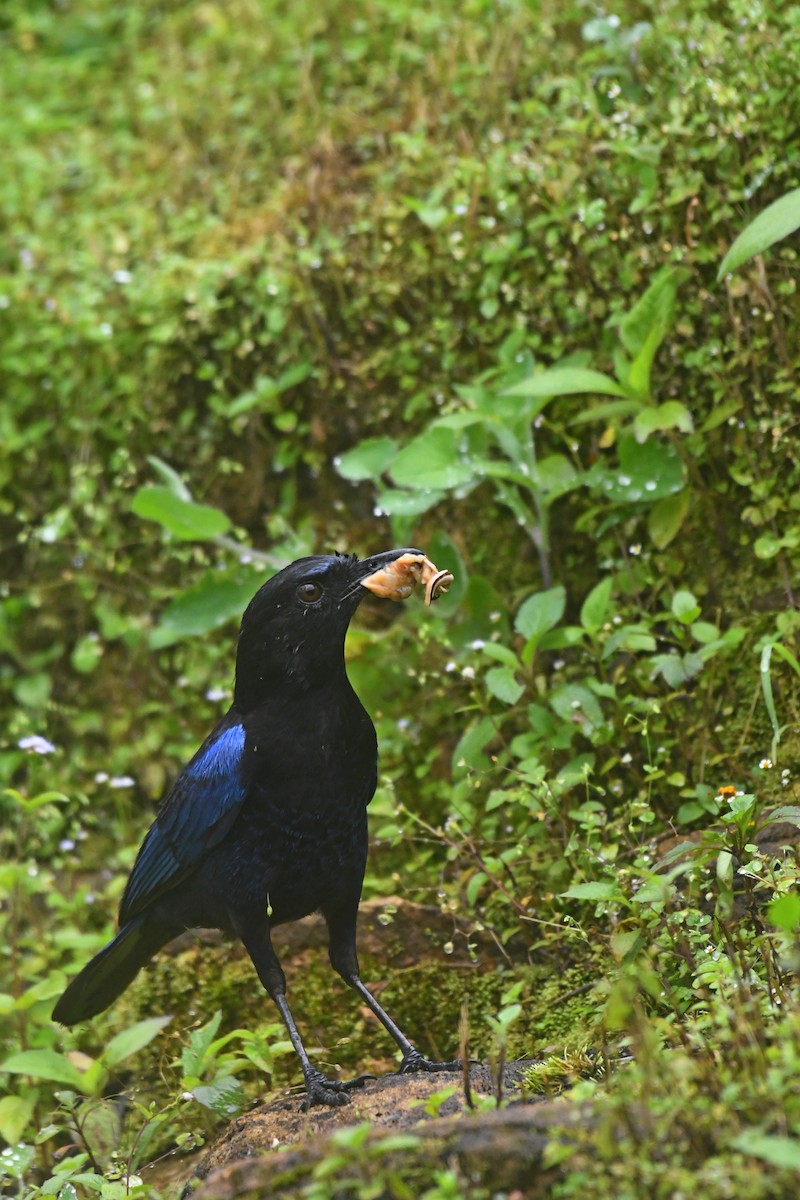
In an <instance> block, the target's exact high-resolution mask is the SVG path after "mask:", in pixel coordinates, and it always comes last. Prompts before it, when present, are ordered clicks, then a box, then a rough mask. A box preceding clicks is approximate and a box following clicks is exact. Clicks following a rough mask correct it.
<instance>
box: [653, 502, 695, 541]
mask: <svg viewBox="0 0 800 1200" xmlns="http://www.w3.org/2000/svg"><path fill="white" fill-rule="evenodd" d="M690 503H691V496H690V494H689V489H688V488H684V489H683V491H680V492H676V493H675V495H674V496H662V498H661V499H660V500H658V501H657V502H656V503H655V504H654V505H653V507H652V508H651V509H650V512H649V513H648V514H647V532H648V533H649V535H650V540H651V541H652V543H653V545H654V546H655V548H656V549H657V550H664V549H665V548H666V547H667V546H668V545H669V544H670V542H671V541H672V540H673V538H675V537H676V536H677V534H678V533H679V532H680V529H681V526H682V525H683V522H684V521H685V520H686V515H687V513H688V512H689V506H690Z"/></svg>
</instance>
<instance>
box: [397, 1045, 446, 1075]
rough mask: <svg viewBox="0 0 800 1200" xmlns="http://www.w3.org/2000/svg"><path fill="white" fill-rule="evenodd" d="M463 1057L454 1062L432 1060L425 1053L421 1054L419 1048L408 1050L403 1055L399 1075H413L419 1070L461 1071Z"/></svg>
mask: <svg viewBox="0 0 800 1200" xmlns="http://www.w3.org/2000/svg"><path fill="white" fill-rule="evenodd" d="M460 1070H461V1059H460V1058H456V1059H454V1060H453V1061H452V1062H432V1061H431V1060H430V1059H429V1058H426V1057H425V1055H424V1054H420V1052H419V1050H414V1049H413V1048H412V1049H411V1050H408V1051H407V1052H406V1053H405V1054H404V1055H403V1061H402V1062H401V1063H400V1066H399V1067H398V1070H397V1074H398V1075H413V1074H415V1073H416V1072H417V1071H460Z"/></svg>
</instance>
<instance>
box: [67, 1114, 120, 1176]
mask: <svg viewBox="0 0 800 1200" xmlns="http://www.w3.org/2000/svg"><path fill="white" fill-rule="evenodd" d="M123 1111H124V1109H123V1107H122V1106H121V1105H120V1104H119V1098H118V1097H114V1098H113V1099H108V1100H99V1101H98V1100H97V1099H94V1098H93V1099H91V1100H87V1101H86V1102H85V1103H84V1104H82V1105H81V1108H80V1111H79V1113H78V1120H79V1123H80V1130H81V1137H82V1138H83V1139H84V1144H85V1145H88V1146H91V1147H92V1158H93V1159H94V1161H95V1162H97V1163H98V1165H100V1166H102V1167H103V1168H104V1169H105V1168H106V1167H107V1166H108V1164H109V1163H110V1162H111V1160H112V1158H113V1157H114V1154H115V1153H116V1152H117V1151H118V1150H119V1144H120V1136H121V1134H122V1116H123Z"/></svg>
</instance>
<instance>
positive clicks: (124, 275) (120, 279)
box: [114, 268, 133, 283]
mask: <svg viewBox="0 0 800 1200" xmlns="http://www.w3.org/2000/svg"><path fill="white" fill-rule="evenodd" d="M132 279H133V276H132V275H131V273H130V271H126V270H125V269H124V268H120V270H119V271H115V272H114V282H115V283H130V281H131V280H132Z"/></svg>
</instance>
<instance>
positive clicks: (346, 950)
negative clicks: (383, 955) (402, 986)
mask: <svg viewBox="0 0 800 1200" xmlns="http://www.w3.org/2000/svg"><path fill="white" fill-rule="evenodd" d="M328 929H329V931H330V951H329V953H330V959H331V966H332V967H333V969H334V971H336V972H338V974H339V975H341V977H342V979H343V980H344V981H345V983H346V984H347V985H348V986H349V987H351V988H353V990H354V991H356V992H358V994H359V996H360V997H361V998H362V1000H363V1001H364V1003H365V1004H366V1005H367V1007H368V1008H369V1009H370V1010H371V1011H372V1012H374V1014H375V1016H376V1017H377V1018H378V1020H379V1021H380V1023H381V1025H383V1027H384V1029H385V1030H386V1031H387V1033H388V1034H389V1035H390V1036H391V1037H392V1038H394V1040H395V1042H397V1045H398V1046H399V1047H400V1049H401V1051H402V1053H403V1058H402V1061H401V1063H400V1066H399V1067H398V1074H399V1075H410V1074H411V1073H412V1072H414V1071H459V1070H460V1069H461V1062H460V1060H459V1059H455V1060H454V1061H453V1062H433V1061H432V1060H431V1059H429V1058H426V1057H425V1055H424V1054H421V1053H420V1051H419V1050H417V1048H416V1046H415V1045H414V1044H413V1042H411V1041H409V1039H408V1038H407V1037H406V1035H405V1034H404V1033H403V1031H402V1029H401V1028H400V1026H399V1025H398V1024H397V1023H396V1022H395V1021H393V1020H392V1018H391V1017H390V1016H389V1014H388V1013H387V1011H386V1009H385V1008H383V1007H382V1005H380V1004H379V1003H378V1001H377V1000H376V999H375V997H374V996H373V994H372V992H371V991H370V990H369V988H368V987H367V986H366V984H364V983H362V981H361V975H360V973H359V969H358V956H357V954H356V939H355V932H356V925H355V916H351V917H350V918H349V919H347V918H346V919H344V920H337V919H336V918H335V917H330V918H328Z"/></svg>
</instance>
